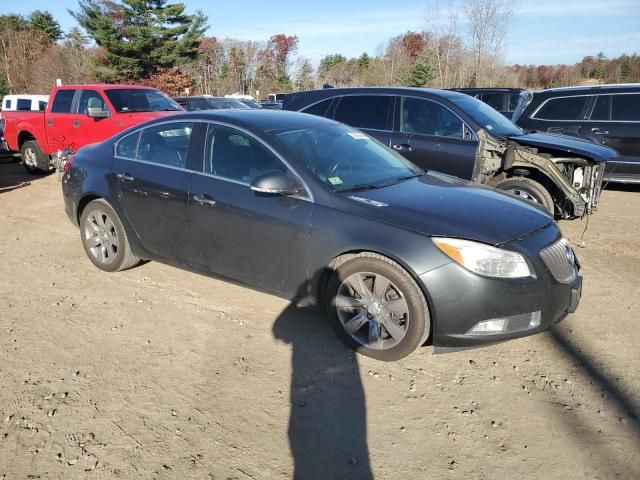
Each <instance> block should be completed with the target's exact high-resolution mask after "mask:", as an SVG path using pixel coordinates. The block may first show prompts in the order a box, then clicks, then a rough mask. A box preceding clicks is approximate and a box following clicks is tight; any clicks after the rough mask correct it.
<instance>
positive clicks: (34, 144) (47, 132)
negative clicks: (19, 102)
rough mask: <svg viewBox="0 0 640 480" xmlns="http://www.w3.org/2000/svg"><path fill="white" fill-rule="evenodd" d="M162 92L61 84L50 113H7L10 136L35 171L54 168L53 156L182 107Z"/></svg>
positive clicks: (5, 121)
mask: <svg viewBox="0 0 640 480" xmlns="http://www.w3.org/2000/svg"><path fill="white" fill-rule="evenodd" d="M182 110H183V109H182V107H180V105H178V104H177V103H176V102H174V101H173V100H172V99H170V98H169V97H167V96H166V95H165V94H164V93H162V92H160V91H159V90H155V89H153V88H149V87H139V86H131V85H65V86H63V87H55V88H54V89H53V90H52V91H51V94H50V96H49V103H48V105H47V109H46V110H45V111H44V112H32V111H8V112H3V114H2V124H3V127H4V137H5V139H6V141H7V144H8V146H9V149H10V150H11V151H15V152H20V153H21V154H22V163H23V164H24V166H25V168H26V169H27V170H28V171H29V172H30V173H33V174H38V173H45V172H48V171H50V170H51V166H52V156H54V155H56V153H57V152H59V151H61V150H65V149H66V148H70V149H72V150H74V151H76V150H78V149H79V148H80V147H83V146H85V145H89V144H91V143H96V142H100V141H102V140H105V139H107V138H109V137H111V136H112V135H115V134H116V133H118V132H120V131H122V130H124V129H126V128H129V127H131V126H133V125H137V124H139V123H142V122H145V121H147V120H151V119H154V118H158V117H161V116H164V115H170V114H171V113H173V112H177V111H182Z"/></svg>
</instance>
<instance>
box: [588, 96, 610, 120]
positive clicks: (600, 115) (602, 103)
mask: <svg viewBox="0 0 640 480" xmlns="http://www.w3.org/2000/svg"><path fill="white" fill-rule="evenodd" d="M590 119H591V120H610V119H611V95H598V96H597V97H596V104H595V105H594V106H593V112H591V117H590Z"/></svg>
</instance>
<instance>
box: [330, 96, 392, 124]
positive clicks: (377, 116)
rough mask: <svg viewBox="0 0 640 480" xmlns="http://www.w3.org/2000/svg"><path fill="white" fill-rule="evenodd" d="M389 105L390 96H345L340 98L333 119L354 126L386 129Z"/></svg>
mask: <svg viewBox="0 0 640 480" xmlns="http://www.w3.org/2000/svg"><path fill="white" fill-rule="evenodd" d="M390 106H391V96H386V95H354V96H346V97H342V98H341V99H340V103H338V106H337V107H336V112H335V114H334V116H333V119H334V120H337V121H338V122H342V123H346V124H347V125H350V126H352V127H356V128H363V129H370V130H388V126H387V119H388V117H389V107H390Z"/></svg>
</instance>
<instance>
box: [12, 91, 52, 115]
mask: <svg viewBox="0 0 640 480" xmlns="http://www.w3.org/2000/svg"><path fill="white" fill-rule="evenodd" d="M48 102H49V95H28V94H23V95H5V97H4V98H3V99H2V111H3V112H6V111H11V112H15V111H18V110H19V111H25V110H26V111H29V110H30V111H32V112H44V111H45V110H46V108H47V103H48Z"/></svg>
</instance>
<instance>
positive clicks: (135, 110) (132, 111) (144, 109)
mask: <svg viewBox="0 0 640 480" xmlns="http://www.w3.org/2000/svg"><path fill="white" fill-rule="evenodd" d="M121 112H122V113H138V112H153V110H151V109H150V108H135V109H133V110H121Z"/></svg>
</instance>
